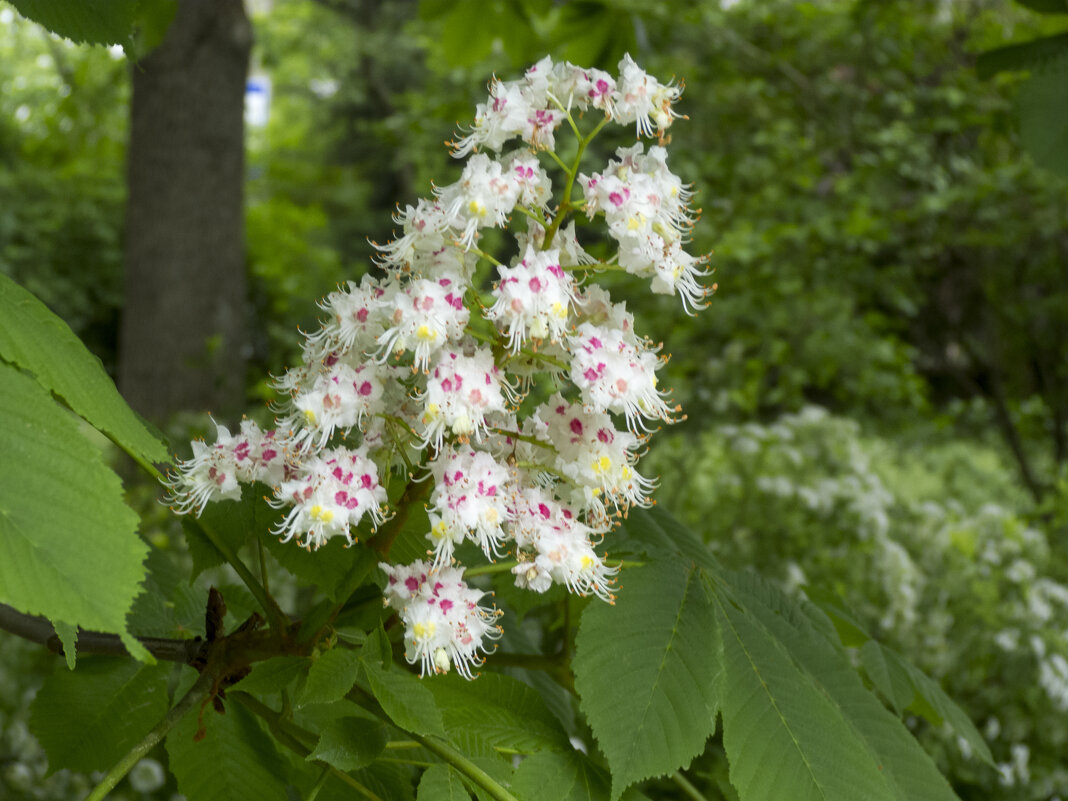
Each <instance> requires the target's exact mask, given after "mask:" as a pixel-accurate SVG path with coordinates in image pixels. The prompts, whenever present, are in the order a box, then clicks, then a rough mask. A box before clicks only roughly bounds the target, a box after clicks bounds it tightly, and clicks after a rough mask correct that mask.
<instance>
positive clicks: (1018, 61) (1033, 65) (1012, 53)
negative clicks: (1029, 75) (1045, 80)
mask: <svg viewBox="0 0 1068 801" xmlns="http://www.w3.org/2000/svg"><path fill="white" fill-rule="evenodd" d="M1065 55H1068V33H1058V34H1056V35H1054V36H1043V37H1041V38H1038V39H1032V40H1031V41H1029V42H1019V43H1018V44H1011V45H1005V46H1004V47H998V48H996V49H994V50H987V51H986V52H985V53H980V54H979V55H978V56H976V59H975V71H976V73H978V75H979V77H980V78H990V77H992V76H994V75H996V74H997V73H999V72H1004V71H1005V70H1040V69H1043V68H1044V67H1046V66H1048V65H1049V64H1050V63H1051V62H1053V61H1055V60H1057V59H1059V58H1063V57H1064V56H1065Z"/></svg>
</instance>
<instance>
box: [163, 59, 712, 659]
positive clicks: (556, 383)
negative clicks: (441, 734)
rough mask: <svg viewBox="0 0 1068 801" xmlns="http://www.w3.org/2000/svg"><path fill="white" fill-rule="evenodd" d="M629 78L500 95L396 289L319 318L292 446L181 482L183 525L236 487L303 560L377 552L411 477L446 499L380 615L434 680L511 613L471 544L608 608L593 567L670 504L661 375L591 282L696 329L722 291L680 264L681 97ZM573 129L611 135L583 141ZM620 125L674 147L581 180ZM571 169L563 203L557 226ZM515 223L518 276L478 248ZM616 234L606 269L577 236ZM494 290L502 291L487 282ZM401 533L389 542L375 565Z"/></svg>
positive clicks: (416, 215)
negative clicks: (637, 280)
mask: <svg viewBox="0 0 1068 801" xmlns="http://www.w3.org/2000/svg"><path fill="white" fill-rule="evenodd" d="M619 70H620V72H619V75H618V76H617V77H613V76H611V75H609V74H608V73H605V72H601V71H600V70H593V69H583V68H580V67H576V66H574V65H571V64H555V65H554V64H553V63H552V61H551V60H550V59H548V58H546V59H543V60H542V61H540V62H538V63H537V64H536V65H534V66H533V67H531V68H530V69H529V70H528V71H527V73H526V75H525V76H524V78H523V79H522V80H519V81H515V82H510V83H504V82H500V81H497V80H494V81H493V82H492V83H491V85H490V97H489V99H488V101H487V102H486V103H485V104H483V105H480V106H479V107H478V112H477V115H476V119H475V125H474V127H473V129H472V130H471V131H470V132H469V133H468V134H467V135H466V136H465V137H464V138H463V139H462V140H461V141H460V142H459V143H456V144H455V155H457V156H461V157H462V156H470V158H469V159H468V160H467V163H466V165H465V167H464V169H463V172H462V175H461V176H460V179H459V180H458V181H457V182H456V183H453V184H450V185H448V186H443V187H437V188H435V190H434V192H433V196H432V197H429V198H424V199H421V200H419V201H418V202H417V203H416V205H414V206H408V207H407V208H406V209H405V210H404V211H402V212H400V213H398V214H397V216H396V218H395V219H396V221H397V223H398V225H400V226H401V227H402V233H401V235H400V236H399V237H397V238H396V239H395V240H394V241H392V242H390V243H388V244H386V245H381V246H378V248H379V252H380V254H381V256H380V258H379V263H378V267H379V268H380V269H381V270H382V271H383V272H384V273H385V276H384V277H383V278H372V277H369V276H365V277H364V278H363V280H362V281H361V282H360V283H359V284H356V283H352V282H350V283H349V284H348V285H347V286H346V287H344V288H342V289H339V290H338V291H336V292H334V293H333V294H331V295H330V296H329V297H327V298H326V299H325V300H324V301H323V302H322V304H321V308H322V309H323V311H324V312H326V313H327V314H328V315H329V316H328V319H326V320H325V321H324V322H323V324H322V327H321V328H320V329H319V330H318V331H315V332H313V333H311V334H309V335H307V339H306V342H305V346H304V359H303V364H301V365H299V366H298V367H295V368H293V369H291V370H289V371H287V372H286V374H285V375H283V376H281V377H279V378H277V379H276V381H275V385H276V387H277V389H278V390H279V392H280V393H281V394H282V395H283V396H284V397H285V398H286V400H285V402H284V403H283V404H281V405H280V406H279V407H278V408H277V409H276V411H277V413H278V415H279V417H278V419H277V421H276V427H275V429H274V430H273V431H269V432H262V431H260V430H259V429H258V428H257V427H256V426H255V425H254V424H253V423H251V422H248V421H246V422H245V423H243V424H242V429H241V436H240V437H231V436H230V434H229V433H228V432H227V430H226V429H225V428H222V427H221V426H220V427H219V429H218V433H219V436H218V439H217V441H216V443H215V444H214V445H211V446H208V445H205V444H204V443H201V442H195V443H193V458H192V459H190V460H188V461H186V462H182V463H181V464H180V472H179V473H178V474H177V475H176V476H175V477H173V478H172V479H171V480H170V487H171V490H172V496H173V498H174V502H175V508H176V511H178V512H195V513H197V514H199V513H200V512H201V511H202V510H203V508H204V505H205V504H206V503H207V502H208V501H211V500H217V499H222V498H237V497H239V496H240V491H241V490H240V484H241V483H249V482H253V481H259V482H262V483H264V484H267V485H269V486H271V487H272V488H273V491H274V495H273V498H272V499H271V502H272V504H273V505H274V506H275V507H277V508H279V509H282V510H285V513H284V517H283V519H282V520H281V521H280V522H279V524H278V525H277V527H276V529H275V533H276V534H278V535H279V536H281V537H282V538H283V540H290V539H293V540H296V542H297V543H299V544H300V545H302V546H304V547H307V548H309V549H316V548H318V547H320V546H321V545H322V544H323V543H325V542H326V541H327V540H329V539H331V538H333V537H339V536H340V537H343V538H344V539H345V541H346V542H347V543H348V544H352V543H353V542H355V541H356V540H357V538H358V537H359V536H364V537H366V536H367V535H369V534H370V533H371V532H372V531H377V530H378V528H379V526H381V525H382V523H383V522H384V521H385V520H386V519H387V518H388V517H389V512H388V510H387V506H386V503H387V492H386V486H385V485H386V484H387V483H388V478H389V476H390V475H392V474H393V473H394V472H406V473H407V474H408V475H409V478H410V479H411V480H412V481H414V482H419V481H423V480H428V479H429V480H432V482H433V484H432V489H431V491H430V492H429V505H428V509H427V511H428V520H429V525H428V528H429V531H428V532H427V535H426V536H427V539H428V541H429V544H430V546H431V548H430V550H428V556H429V557H430V559H429V560H428V561H426V562H422V561H420V562H416V563H415V564H413V565H409V566H398V565H391V564H388V563H383V564H382V569H383V570H384V571H385V573H386V575H387V577H388V585H387V587H386V590H385V600H386V603H387V604H389V605H390V606H391V607H393V608H394V609H396V610H397V612H398V613H399V615H400V618H401V620H402V621H403V623H404V625H405V645H406V652H407V657H408V660H409V661H410V662H412V663H413V664H415V663H418V664H419V666H420V668H421V670H422V672H423V673H426V672H428V671H447V670H449V669H450V667H455V668H456V669H457V671H458V672H460V673H461V674H462V675H464V676H471V671H472V668H475V667H477V666H478V665H479V664H481V656H480V653H485V649H486V648H485V641H486V640H487V639H490V640H492V639H494V638H496V636H498V635H499V633H500V629H499V627H498V626H497V625H496V624H495V619H496V616H497V613H496V612H494V611H493V610H490V609H487V608H485V607H482V606H480V605H479V601H480V600H481V598H482V596H483V595H484V594H485V593H483V592H482V591H480V590H477V589H472V588H470V587H468V586H467V585H466V584H465V583H464V580H463V569H462V567H460V566H458V565H457V564H456V561H455V559H456V549H457V548H458V547H459V546H461V545H462V544H463V543H465V542H470V543H473V544H474V545H475V546H477V547H478V548H479V549H481V551H482V552H483V553H484V554H485V556H486V558H487V559H490V560H493V561H496V560H505V559H507V560H509V561H507V562H505V563H504V564H502V565H500V567H499V569H500V570H502V571H503V570H506V569H510V570H511V572H512V573H513V575H514V577H515V583H516V585H518V586H519V587H523V588H529V589H531V590H533V591H535V592H545V591H546V590H547V589H548V588H549V587H550V586H552V585H553V584H560V585H564V586H566V587H567V588H568V589H569V590H570V591H572V592H576V593H581V594H584V595H585V594H593V595H597V596H599V597H600V598H602V599H604V600H606V601H609V602H611V600H612V598H613V595H612V582H613V576H614V575H615V573H616V572H617V570H618V566H613V565H611V564H609V563H608V562H606V561H605V558H604V557H603V556H601V555H599V554H598V553H597V551H596V550H595V549H596V547H597V546H598V545H599V544H600V542H601V540H602V539H603V537H604V536H605V534H607V533H608V532H609V531H610V530H611V528H612V526H613V525H614V524H615V523H616V522H617V521H618V519H619V518H620V517H621V516H622V515H625V514H626V512H627V510H628V509H629V508H630V507H631V506H647V505H648V504H649V503H650V501H649V498H648V495H649V491H650V490H651V489H652V486H653V482H651V481H650V480H648V479H647V478H644V477H643V476H641V475H640V474H639V473H638V472H637V470H636V463H637V460H638V453H639V452H640V451H641V450H642V449H643V448H644V446H645V442H646V439H647V438H648V436H649V435H650V431H651V429H652V428H654V427H655V425H656V424H657V423H661V422H671V421H672V419H673V415H674V414H675V412H676V411H677V409H676V408H672V407H671V406H669V404H668V401H667V398H666V394H665V393H664V392H663V391H662V390H661V389H659V388H658V386H657V378H656V371H657V370H658V369H659V368H660V367H661V365H662V364H663V362H664V361H665V359H664V358H663V357H661V356H659V355H658V353H657V351H658V348H656V347H653V346H652V345H651V344H650V343H649V342H648V341H647V340H645V339H643V338H641V337H639V336H638V335H637V334H636V333H635V331H634V319H633V316H632V315H631V314H630V313H628V312H627V310H626V306H625V305H624V304H623V303H615V302H613V301H612V299H611V298H610V297H609V296H608V293H607V292H605V291H604V290H603V289H601V288H599V287H597V286H595V285H592V284H589V285H587V284H586V279H587V278H588V277H590V276H591V275H593V274H596V273H597V272H600V271H604V270H620V271H624V272H627V273H630V274H633V275H637V276H642V277H645V278H649V279H651V281H652V290H653V291H654V292H661V293H668V294H676V293H677V294H678V295H679V296H680V297H681V299H682V303H683V305H684V307H685V308H686V310H687V311H690V310H692V309H694V308H697V307H700V306H702V305H703V299H704V297H705V296H706V295H707V293H708V290H706V289H704V288H703V287H701V286H700V285H699V284H698V283H697V277H698V276H699V275H703V274H704V271H703V269H702V265H703V262H704V260H703V259H701V258H696V257H693V256H690V255H687V254H686V253H685V252H684V251H683V250H682V244H683V243H684V242H685V241H686V240H687V234H688V232H689V230H690V229H691V228H692V226H693V224H694V221H695V219H696V213H695V212H693V211H692V210H691V209H690V208H689V206H688V203H689V201H690V199H691V195H692V193H691V192H690V190H689V188H688V187H687V186H686V185H685V184H683V183H682V182H681V181H680V180H679V179H678V178H677V177H676V176H674V175H672V173H671V172H670V171H669V170H668V168H667V152H666V150H665V149H664V148H663V147H662V144H663V143H665V142H666V141H667V138H666V136H665V131H666V130H667V128H668V127H669V126H670V125H671V123H672V122H673V121H674V120H675V119H676V118H678V116H679V115H678V114H677V113H675V111H674V110H673V108H672V104H673V103H674V102H675V100H677V99H678V97H679V94H680V92H681V89H680V88H679V87H677V86H674V85H671V84H661V83H659V82H658V81H656V80H655V79H654V78H652V77H651V76H649V75H647V74H646V73H645V72H643V71H642V70H641V69H640V68H639V67H638V66H637V65H636V64H635V63H634V62H633V61H632V60H631V59H630V57H629V56H628V57H625V58H624V59H623V61H622V62H621V63H620V65H619ZM575 112H599V113H600V116H601V119H600V120H598V121H597V122H596V124H595V126H594V127H592V130H590V131H588V132H587V133H586V134H585V135H583V134H581V133H580V122H581V121H582V120H581V116H579V117H576V116H574V113H575ZM609 122H616V123H619V124H622V125H625V126H628V127H629V126H631V125H633V126H634V127H635V130H636V131H637V132H638V134H639V135H645V136H651V135H656V136H658V139H659V142H660V144H658V145H655V146H653V147H652V148H651V149H650V150H649V152H648V153H646V152H644V148H643V145H642V144H641V143H640V142H639V143H638V144H635V145H634V146H632V147H628V148H621V149H619V150H618V151H617V152H616V158H615V159H613V160H612V161H610V162H609V164H608V165H607V167H605V169H603V170H602V171H601V172H598V173H593V174H591V175H586V174H582V173H580V172H579V164H578V158H580V157H581V155H582V153H583V152H584V151H585V149H586V145H588V144H589V142H590V140H592V138H593V137H594V136H595V135H596V134H597V133H598V132H599V131H600V130H601V129H602V128H603V127H604V126H605V125H606V124H607V123H609ZM564 123H567V126H566V129H568V130H571V131H573V132H574V133H575V135H576V136H578V137H580V142H579V147H578V148H577V153H578V156H576V161H575V163H574V164H572V165H570V166H567V165H564V164H563V162H562V160H561V158H560V157H559V156H558V155H556V153H555V152H553V148H554V147H555V141H556V138H555V137H556V134H557V132H558V129H559V128H560V126H561V125H563V124H564ZM514 139H521V140H522V142H523V143H525V144H523V145H521V146H520V147H519V148H518V149H516V150H514V151H512V152H510V153H507V154H504V155H503V156H501V157H499V158H491V157H490V156H489V155H487V154H486V153H484V152H476V151H480V150H482V149H487V150H493V151H500V150H501V148H503V147H504V146H505V145H506V144H507V143H508V142H510V141H512V140H514ZM543 155H546V156H548V158H546V159H545V165H544V166H543V163H542V156H543ZM554 163H555V164H557V165H560V166H561V167H563V170H564V179H565V181H566V184H565V186H564V188H563V191H562V193H561V194H560V196H559V197H558V198H557V201H556V203H555V204H554V203H553V197H554V196H553V191H552V190H553V185H552V181H551V179H550V175H549V172H548V171H547V170H546V166H548V167H549V168H550V169H551V168H553V164H554ZM576 185H577V186H579V187H581V188H582V189H583V190H584V193H585V198H584V199H583V200H581V201H579V200H574V199H572V190H573V189H574V188H575V186H576ZM513 215H514V216H516V217H517V218H518V219H521V220H525V227H524V228H521V229H520V230H516V231H514V232H513V235H514V237H515V243H516V245H515V255H514V257H513V258H512V259H511V260H510V262H509V263H502V262H499V261H497V260H496V259H494V258H493V257H492V256H491V255H489V254H487V253H483V252H482V250H480V249H479V247H478V244H479V242H480V240H481V237H482V231H483V229H486V228H509V227H510V226H511V225H512V218H513ZM601 215H603V216H604V219H605V221H606V223H607V230H608V234H609V236H610V237H611V239H613V240H614V241H615V242H616V243H617V244H618V254H617V255H615V256H613V257H612V258H610V259H605V260H600V261H598V260H597V259H595V258H593V257H592V256H591V255H589V254H588V253H587V252H586V251H585V249H584V248H583V247H582V245H581V244H580V234H579V232H578V231H576V223H581V224H583V225H589V224H590V222H591V221H594V220H595V219H596V218H598V217H599V216H601ZM494 268H495V269H496V280H495V281H493V279H492V278H491V276H489V275H485V274H483V272H480V270H482V271H485V270H490V269H494ZM491 286H492V288H491ZM535 379H537V381H535ZM547 387H548V391H546V388H547ZM532 394H534V395H536V397H532ZM545 398H548V400H545ZM538 400H541V401H542V402H540V403H538ZM528 401H529V402H528ZM523 410H526V412H525V413H523ZM614 416H615V417H614ZM617 419H618V420H621V422H622V427H619V428H617V424H616V422H615V421H616V420H617ZM410 486H414V485H410ZM361 526H362V527H363V530H362V531H363V533H362V534H360V533H359V531H360V527H361ZM395 534H396V532H393V531H390V530H388V529H386V530H383V531H381V532H379V536H378V537H377V538H376V540H375V542H374V543H373V544H374V546H375V547H376V549H377V550H378V551H379V553H382V554H388V550H389V545H390V543H391V538H392V536H394V535H395ZM494 569H498V568H494Z"/></svg>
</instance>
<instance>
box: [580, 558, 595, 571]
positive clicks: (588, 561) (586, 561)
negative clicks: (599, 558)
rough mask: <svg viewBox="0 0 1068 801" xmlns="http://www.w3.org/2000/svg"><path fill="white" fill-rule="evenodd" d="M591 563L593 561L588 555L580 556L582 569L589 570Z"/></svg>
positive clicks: (592, 563)
mask: <svg viewBox="0 0 1068 801" xmlns="http://www.w3.org/2000/svg"><path fill="white" fill-rule="evenodd" d="M593 565H594V561H593V559H592V558H590V557H589V556H583V557H582V569H583V570H589V569H590V568H591V567H593Z"/></svg>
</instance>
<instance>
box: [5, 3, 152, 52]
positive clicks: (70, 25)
mask: <svg viewBox="0 0 1068 801" xmlns="http://www.w3.org/2000/svg"><path fill="white" fill-rule="evenodd" d="M11 5H13V6H14V7H15V8H17V9H18V11H19V13H20V14H22V15H23V16H24V17H26V18H27V19H32V20H33V21H34V22H37V23H39V24H41V25H44V26H45V27H46V28H48V30H50V31H52V32H53V33H58V34H59V35H60V36H65V37H66V38H68V39H71V40H73V41H75V42H87V43H89V44H105V45H107V44H122V43H124V42H126V41H127V40H128V39H129V38H130V32H131V30H132V29H133V26H134V22H135V21H136V20H137V11H138V6H139V0H79V2H77V3H57V2H55V1H54V0H11Z"/></svg>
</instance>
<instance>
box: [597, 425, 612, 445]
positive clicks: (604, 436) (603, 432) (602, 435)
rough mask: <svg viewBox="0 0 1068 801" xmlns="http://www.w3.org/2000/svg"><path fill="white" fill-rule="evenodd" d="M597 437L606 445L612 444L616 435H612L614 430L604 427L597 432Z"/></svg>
mask: <svg viewBox="0 0 1068 801" xmlns="http://www.w3.org/2000/svg"><path fill="white" fill-rule="evenodd" d="M597 439H599V440H600V441H601V442H603V443H604V444H605V445H610V444H612V440H614V439H615V437H614V436H613V435H612V432H611V431H609V430H608V429H607V428H602V429H600V430H599V431H598V432H597Z"/></svg>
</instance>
